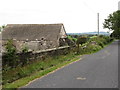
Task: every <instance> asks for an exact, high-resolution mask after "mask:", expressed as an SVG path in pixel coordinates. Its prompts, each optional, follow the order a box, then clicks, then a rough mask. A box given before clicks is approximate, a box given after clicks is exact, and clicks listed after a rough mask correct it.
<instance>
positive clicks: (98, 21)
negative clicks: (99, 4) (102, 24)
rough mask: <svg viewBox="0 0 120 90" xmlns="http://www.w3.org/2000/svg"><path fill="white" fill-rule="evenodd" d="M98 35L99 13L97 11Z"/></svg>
mask: <svg viewBox="0 0 120 90" xmlns="http://www.w3.org/2000/svg"><path fill="white" fill-rule="evenodd" d="M97 24H98V36H99V13H97Z"/></svg>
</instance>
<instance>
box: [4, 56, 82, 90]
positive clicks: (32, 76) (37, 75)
mask: <svg viewBox="0 0 120 90" xmlns="http://www.w3.org/2000/svg"><path fill="white" fill-rule="evenodd" d="M64 59H65V60H64V61H63V62H59V63H58V64H57V63H56V65H55V66H51V67H49V68H46V69H44V70H40V71H37V72H34V74H32V73H31V74H30V75H29V76H26V77H23V78H21V79H18V80H16V81H14V82H12V83H7V84H5V85H3V89H6V88H9V89H12V90H13V88H18V87H21V86H24V85H26V84H28V83H29V82H30V81H32V80H34V79H36V78H40V77H42V76H44V75H46V74H48V73H49V72H52V71H54V70H56V69H58V68H60V67H62V66H65V65H67V64H70V63H72V62H74V61H77V60H80V57H79V56H78V55H76V56H75V55H74V56H73V55H71V54H69V55H67V56H66V58H64ZM58 61H59V60H58ZM53 62H54V60H53ZM51 63H52V62H51ZM37 64H39V63H34V66H35V65H37ZM24 68H25V67H24ZM26 68H27V67H26ZM27 70H28V71H31V69H29V68H27Z"/></svg>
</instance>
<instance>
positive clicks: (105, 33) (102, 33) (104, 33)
mask: <svg viewBox="0 0 120 90" xmlns="http://www.w3.org/2000/svg"><path fill="white" fill-rule="evenodd" d="M67 34H68V35H84V34H91V35H95V34H98V33H97V32H85V33H67ZM99 34H100V35H109V33H107V32H100V33H99Z"/></svg>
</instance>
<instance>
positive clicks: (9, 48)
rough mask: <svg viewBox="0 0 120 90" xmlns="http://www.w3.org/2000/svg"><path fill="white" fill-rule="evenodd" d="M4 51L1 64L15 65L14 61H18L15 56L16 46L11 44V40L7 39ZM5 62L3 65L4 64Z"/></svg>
mask: <svg viewBox="0 0 120 90" xmlns="http://www.w3.org/2000/svg"><path fill="white" fill-rule="evenodd" d="M5 48H6V53H5V56H4V57H5V58H4V60H3V62H4V63H3V66H5V65H6V64H7V65H8V66H10V67H15V65H16V62H17V61H18V58H17V55H16V53H17V50H16V47H15V46H14V44H13V41H12V40H8V41H7V44H6V47H5ZM4 64H5V65H4Z"/></svg>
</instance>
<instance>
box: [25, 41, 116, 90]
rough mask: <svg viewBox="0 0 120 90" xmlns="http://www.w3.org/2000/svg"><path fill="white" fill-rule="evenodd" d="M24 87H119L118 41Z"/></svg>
mask: <svg viewBox="0 0 120 90" xmlns="http://www.w3.org/2000/svg"><path fill="white" fill-rule="evenodd" d="M23 88H118V41H115V42H113V43H112V44H111V45H109V46H107V47H105V48H104V49H102V50H101V51H99V52H97V53H94V54H91V55H85V56H83V57H82V59H81V60H80V61H77V62H75V63H73V64H70V65H67V66H65V67H64V68H61V69H59V70H58V71H56V72H54V73H51V74H48V75H47V76H44V77H42V78H40V79H37V80H35V81H33V82H31V83H30V84H29V85H27V86H24V87H23Z"/></svg>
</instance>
